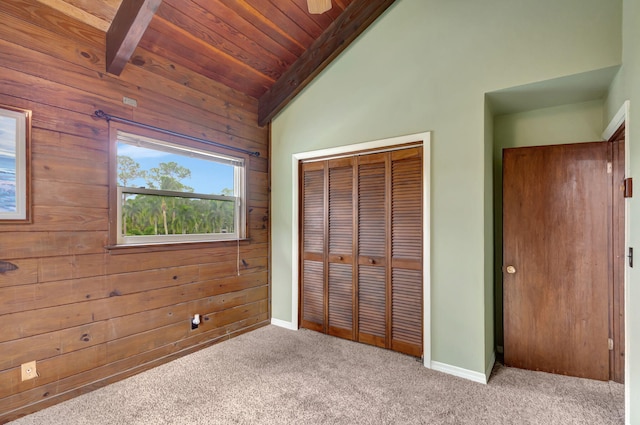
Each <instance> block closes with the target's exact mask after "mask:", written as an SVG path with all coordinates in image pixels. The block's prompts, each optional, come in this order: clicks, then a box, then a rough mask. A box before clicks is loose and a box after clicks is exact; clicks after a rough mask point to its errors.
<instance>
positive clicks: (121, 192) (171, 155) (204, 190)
mask: <svg viewBox="0 0 640 425" xmlns="http://www.w3.org/2000/svg"><path fill="white" fill-rule="evenodd" d="M116 151H117V243H118V244H155V243H176V242H198V241H215V240H229V239H240V238H244V237H245V234H244V233H245V212H244V211H245V208H244V187H245V183H244V182H245V160H244V158H239V157H232V156H229V155H223V154H220V153H217V152H213V151H208V150H204V149H196V148H193V147H191V146H185V145H178V144H174V143H169V142H164V141H160V140H154V139H151V138H148V137H143V136H138V135H132V134H128V133H123V132H121V131H118V133H117V139H116Z"/></svg>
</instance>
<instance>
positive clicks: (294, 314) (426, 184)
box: [291, 131, 431, 368]
mask: <svg viewBox="0 0 640 425" xmlns="http://www.w3.org/2000/svg"><path fill="white" fill-rule="evenodd" d="M414 142H417V143H418V142H421V143H422V150H423V155H422V158H423V162H422V176H423V182H422V187H423V196H422V199H423V205H422V211H423V214H422V220H423V223H422V224H423V226H422V228H423V229H424V230H423V235H422V238H423V240H422V244H423V265H422V270H423V318H422V323H423V336H422V337H423V342H422V344H423V350H424V357H423V364H424V366H425V367H427V368H431V198H430V188H431V184H430V177H431V132H430V131H427V132H424V133H415V134H408V135H406V136H399V137H393V138H388V139H380V140H374V141H369V142H363V143H357V144H353V145H345V146H338V147H334V148H326V149H320V150H315V151H307V152H299V153H294V154H292V155H291V171H292V174H291V175H292V181H293V182H294V184H293V185H292V186H293V193H292V197H291V199H292V211H291V218H292V220H291V223H292V229H291V252H292V256H293V258H292V259H291V268H292V270H291V278H292V279H291V325H292V328H294V329H298V327H299V323H298V319H299V308H298V307H299V306H298V297H299V291H298V278H299V250H298V247H299V246H298V242H299V235H300V234H299V229H300V227H299V224H300V223H299V219H300V217H299V212H300V211H299V202H300V187H299V184H298V182H299V181H300V175H299V163H300V161H309V160H313V159H314V158H320V157H334V156H340V155H345V154H349V153H353V152H358V151H366V150H375V149H391V148H393V147H394V146H396V145H405V144H408V143H414Z"/></svg>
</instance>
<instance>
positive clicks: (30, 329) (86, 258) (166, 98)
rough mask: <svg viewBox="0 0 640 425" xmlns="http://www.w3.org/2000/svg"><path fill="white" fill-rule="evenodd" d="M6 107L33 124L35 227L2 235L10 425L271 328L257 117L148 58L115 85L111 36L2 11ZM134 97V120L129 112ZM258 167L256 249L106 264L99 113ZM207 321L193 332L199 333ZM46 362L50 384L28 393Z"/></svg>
mask: <svg viewBox="0 0 640 425" xmlns="http://www.w3.org/2000/svg"><path fill="white" fill-rule="evenodd" d="M0 22H1V23H2V24H0V104H6V105H12V106H16V107H20V108H25V109H30V110H32V111H33V137H32V158H31V159H32V196H33V223H32V224H23V225H15V224H11V225H10V224H2V223H0V261H6V262H9V263H12V264H14V265H16V266H17V269H16V270H13V271H6V272H3V273H0V423H4V422H6V421H9V420H11V419H15V418H16V417H19V416H22V415H25V414H28V413H30V412H33V411H36V410H39V409H41V408H43V407H46V406H49V405H51V404H55V403H57V402H60V401H62V400H65V399H68V398H71V397H73V396H76V395H79V394H81V393H84V392H87V391H90V390H93V389H95V388H98V387H100V386H102V385H105V384H108V383H111V382H114V381H117V380H120V379H123V378H125V377H128V376H131V375H133V374H135V373H138V372H140V371H143V370H145V369H149V368H151V367H154V366H157V365H159V364H161V363H164V362H166V361H169V360H172V359H174V358H176V357H178V356H182V355H184V354H187V353H190V352H193V351H195V350H197V349H200V348H203V347H206V346H208V345H211V344H214V343H216V342H219V341H222V340H225V339H228V338H230V337H232V336H234V335H237V334H239V333H242V332H246V331H248V330H252V329H254V328H257V327H259V326H263V325H265V324H267V323H268V320H269V301H268V296H269V295H268V292H269V291H268V288H269V286H268V270H267V267H268V242H269V237H268V210H267V207H268V200H269V195H268V129H267V128H260V127H258V125H257V101H256V100H255V99H253V98H250V97H247V96H245V95H242V94H240V93H238V92H235V91H234V90H231V89H229V88H227V87H225V86H222V85H220V84H217V83H215V82H213V81H211V80H209V79H207V78H204V77H202V76H199V75H196V74H193V73H190V72H188V71H187V70H185V69H184V68H181V67H180V66H177V65H175V64H172V63H170V62H168V61H166V60H164V59H162V58H161V57H160V56H159V55H157V54H155V53H151V52H149V51H145V50H142V49H138V51H136V52H135V54H134V57H133V59H132V63H130V64H128V65H127V67H126V68H125V70H124V72H123V73H122V75H121V76H120V77H114V76H110V75H107V74H105V72H104V69H105V58H104V51H105V46H104V37H105V36H104V33H103V32H101V31H99V30H96V29H94V28H91V27H89V26H86V25H83V24H80V23H78V22H75V21H73V20H71V19H70V18H68V17H66V16H64V15H62V14H60V13H58V12H55V11H54V10H52V9H49V8H47V7H46V6H43V5H42V4H39V3H36V2H35V1H28V0H3V1H2V2H0ZM123 96H127V97H131V98H134V99H136V100H137V102H138V107H137V108H132V107H130V106H127V105H124V104H123V102H122V98H123ZM97 109H102V110H104V111H105V112H107V113H110V114H113V115H117V116H122V117H125V118H129V119H133V120H136V121H141V122H144V123H146V124H150V125H154V126H159V127H163V128H168V129H171V130H174V131H178V132H183V133H187V134H191V135H194V136H198V137H204V138H207V139H210V140H215V141H218V142H222V143H227V144H233V145H236V146H240V147H243V148H247V149H251V150H256V151H259V152H260V157H259V158H252V159H251V162H250V164H249V172H248V198H249V201H248V208H249V210H248V211H249V213H248V223H249V240H248V241H243V242H241V243H240V244H239V246H238V245H237V244H236V242H218V243H211V244H205V245H197V247H193V248H188V249H187V248H184V247H183V248H182V249H173V250H164V251H156V252H149V251H145V250H141V249H136V250H120V251H113V250H111V251H110V250H107V249H105V246H106V245H107V240H108V215H109V214H108V208H109V205H108V178H109V177H108V125H107V123H106V122H105V121H103V120H98V119H95V118H92V116H91V115H92V114H93V112H94V111H95V110H97ZM194 313H199V314H202V315H204V321H203V323H202V324H201V325H200V327H199V328H198V329H196V330H191V327H190V322H189V318H190V316H192V315H193V314H194ZM32 360H36V361H37V369H38V373H39V377H37V378H35V379H33V380H29V381H25V382H21V379H20V365H21V364H22V363H25V362H28V361H32Z"/></svg>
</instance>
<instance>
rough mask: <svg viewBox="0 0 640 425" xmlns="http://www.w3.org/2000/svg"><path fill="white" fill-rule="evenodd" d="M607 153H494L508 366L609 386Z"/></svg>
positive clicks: (548, 149) (594, 147) (545, 149)
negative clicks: (499, 185)
mask: <svg viewBox="0 0 640 425" xmlns="http://www.w3.org/2000/svg"><path fill="white" fill-rule="evenodd" d="M607 149H608V146H607V142H601V143H595V142H594V143H583V144H570V145H557V146H542V147H531V148H517V149H505V150H504V155H503V167H504V170H503V175H504V178H503V184H504V187H503V199H504V201H503V208H504V214H503V217H504V223H503V225H504V267H505V268H506V267H507V266H512V267H514V269H515V273H507V272H505V274H504V320H505V323H504V335H505V336H504V343H505V345H504V356H505V363H506V364H508V365H512V366H516V367H520V368H524V369H532V370H542V371H546V372H551V373H559V374H566V375H572V376H579V377H589V378H591V379H600V380H608V379H609V351H608V343H607V339H608V332H609V329H608V282H609V270H608V258H609V251H608V250H609V246H608V233H607V232H608V226H609V219H610V217H609V216H608V202H609V199H610V198H608V195H609V194H610V192H609V187H610V184H611V181H610V180H609V179H610V177H609V175H608V174H607V157H608V155H607V154H608V152H607ZM585 229H589V231H585Z"/></svg>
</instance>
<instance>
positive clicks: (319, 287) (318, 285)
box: [302, 261, 324, 330]
mask: <svg viewBox="0 0 640 425" xmlns="http://www.w3.org/2000/svg"><path fill="white" fill-rule="evenodd" d="M302 285H303V286H302V293H303V298H302V321H303V324H305V327H308V326H312V324H315V325H319V326H320V327H323V326H324V266H323V264H322V263H321V262H317V261H304V262H303V263H302ZM312 327H313V328H316V329H314V330H318V329H317V326H312Z"/></svg>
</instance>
